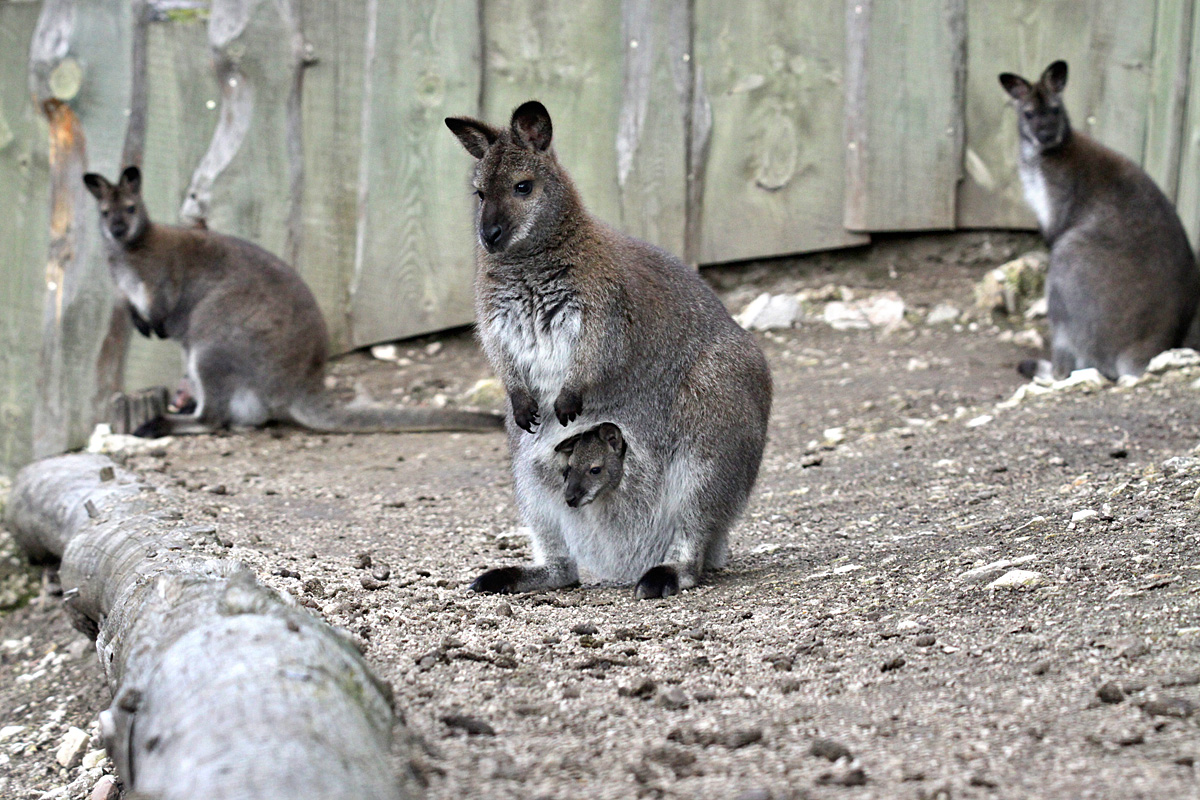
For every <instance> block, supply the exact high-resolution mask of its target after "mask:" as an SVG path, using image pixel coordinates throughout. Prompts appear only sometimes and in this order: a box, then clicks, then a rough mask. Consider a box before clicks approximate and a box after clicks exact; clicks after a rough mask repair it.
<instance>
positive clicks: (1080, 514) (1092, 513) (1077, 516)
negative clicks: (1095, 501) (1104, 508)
mask: <svg viewBox="0 0 1200 800" xmlns="http://www.w3.org/2000/svg"><path fill="white" fill-rule="evenodd" d="M1099 515H1100V512H1099V511H1097V510H1096V509H1094V508H1083V509H1080V510H1079V511H1076V512H1075V513H1074V514H1072V515H1071V522H1086V521H1087V520H1089V519H1091V518H1092V517H1096V516H1099Z"/></svg>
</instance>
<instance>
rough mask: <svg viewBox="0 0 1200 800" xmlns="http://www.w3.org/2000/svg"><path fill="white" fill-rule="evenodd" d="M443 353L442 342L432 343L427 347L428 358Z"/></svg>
mask: <svg viewBox="0 0 1200 800" xmlns="http://www.w3.org/2000/svg"><path fill="white" fill-rule="evenodd" d="M441 351H442V343H441V342H430V343H429V344H427V345H425V355H427V356H436V355H437V354H438V353H440V352H441Z"/></svg>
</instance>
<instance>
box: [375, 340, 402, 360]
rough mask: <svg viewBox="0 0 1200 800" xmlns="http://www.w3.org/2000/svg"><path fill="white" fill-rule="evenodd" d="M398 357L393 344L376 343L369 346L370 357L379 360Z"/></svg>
mask: <svg viewBox="0 0 1200 800" xmlns="http://www.w3.org/2000/svg"><path fill="white" fill-rule="evenodd" d="M399 357H400V354H399V352H398V351H397V349H396V345H394V344H377V345H375V346H374V347H372V348H371V358H375V359H378V360H380V361H395V360H396V359H398V358H399Z"/></svg>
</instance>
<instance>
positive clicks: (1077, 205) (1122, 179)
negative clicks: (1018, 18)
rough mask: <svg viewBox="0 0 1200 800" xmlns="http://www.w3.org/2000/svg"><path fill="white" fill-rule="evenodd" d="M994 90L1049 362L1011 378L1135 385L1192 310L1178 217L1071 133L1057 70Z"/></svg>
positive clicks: (1150, 184)
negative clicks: (1028, 237)
mask: <svg viewBox="0 0 1200 800" xmlns="http://www.w3.org/2000/svg"><path fill="white" fill-rule="evenodd" d="M1000 84H1001V85H1002V86H1003V87H1004V89H1005V91H1007V92H1008V94H1009V95H1011V96H1012V98H1013V100H1014V101H1015V102H1014V105H1015V106H1016V109H1017V129H1018V131H1019V133H1020V140H1021V143H1020V159H1019V170H1020V176H1021V184H1022V187H1023V189H1024V192H1025V200H1026V202H1028V203H1029V205H1030V207H1031V208H1032V209H1033V211H1034V214H1035V215H1036V216H1037V220H1038V225H1039V226H1040V227H1041V231H1042V235H1043V236H1044V237H1045V238H1046V242H1047V243H1048V244H1049V245H1050V272H1049V275H1048V278H1047V283H1046V294H1047V300H1048V303H1049V319H1050V357H1051V362H1050V364H1049V365H1047V364H1046V363H1045V362H1042V363H1041V364H1039V363H1038V362H1025V363H1023V364H1022V365H1021V367H1020V369H1021V372H1022V374H1024V375H1026V376H1027V377H1032V376H1033V374H1034V373H1035V372H1040V373H1043V374H1044V373H1045V372H1047V371H1048V372H1050V373H1052V374H1053V376H1054V377H1056V378H1063V377H1066V376H1067V375H1068V374H1070V373H1071V371H1073V370H1077V369H1086V368H1091V367H1094V368H1095V369H1097V370H1099V371H1100V372H1101V373H1102V374H1103V375H1105V376H1107V377H1108V378H1109V379H1111V380H1116V379H1117V378H1119V377H1121V376H1123V375H1132V376H1137V375H1140V374H1141V373H1142V372H1143V371H1144V370H1145V368H1146V364H1147V362H1149V361H1150V359H1151V358H1153V357H1154V356H1155V355H1157V354H1158V353H1161V352H1162V351H1164V350H1169V349H1171V348H1173V347H1179V346H1180V345H1182V344H1183V343H1184V340H1185V337H1186V336H1187V334H1188V329H1189V326H1190V325H1191V324H1192V322H1193V319H1194V318H1195V316H1196V309H1197V302H1198V301H1200V273H1198V272H1197V269H1196V261H1195V257H1194V256H1193V254H1192V249H1191V247H1190V246H1189V244H1188V240H1187V234H1186V233H1184V230H1183V225H1182V224H1181V223H1180V221H1179V215H1178V214H1177V213H1176V211H1175V208H1174V207H1173V206H1172V205H1171V201H1170V200H1168V199H1167V198H1166V196H1165V195H1164V194H1163V193H1162V191H1160V190H1159V188H1158V187H1157V186H1156V185H1155V184H1154V181H1153V180H1152V179H1151V178H1150V176H1149V175H1147V174H1146V173H1145V172H1144V171H1142V169H1141V168H1140V167H1138V166H1137V165H1136V164H1134V163H1133V162H1132V161H1130V160H1129V159H1128V158H1125V157H1124V156H1122V155H1120V154H1119V153H1116V152H1114V151H1112V150H1110V149H1108V148H1107V147H1105V146H1104V145H1102V144H1100V143H1099V142H1097V141H1095V140H1094V139H1092V138H1090V137H1088V136H1086V135H1085V134H1082V133H1079V132H1078V131H1075V130H1073V129H1072V128H1071V123H1070V121H1069V120H1068V119H1067V110H1066V108H1065V107H1064V106H1063V101H1062V92H1063V89H1064V88H1065V87H1066V85H1067V64H1066V62H1065V61H1055V62H1054V63H1053V64H1051V65H1050V66H1049V67H1047V68H1046V71H1045V72H1043V73H1042V77H1041V78H1040V79H1039V80H1038V82H1037V83H1032V84H1031V83H1030V82H1029V81H1027V80H1025V79H1024V78H1022V77H1020V76H1018V75H1013V74H1011V73H1007V72H1006V73H1004V74H1002V75H1000Z"/></svg>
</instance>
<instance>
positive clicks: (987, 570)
mask: <svg viewBox="0 0 1200 800" xmlns="http://www.w3.org/2000/svg"><path fill="white" fill-rule="evenodd" d="M1012 565H1013V563H1012V562H1011V561H1009V560H1008V559H1004V560H1002V561H993V562H992V563H990V564H984V565H983V566H982V567H975V568H973V569H969V570H967V571H966V572H964V573H963V574H961V575H959V576H958V579H959V580H960V581H962V582H963V583H983V582H984V581H986V580H993V579H995V578H996V577H998V576H1000V575H1002V574H1003V573H1004V571H1005V570H1006V569H1008V568H1009V567H1011V566H1012Z"/></svg>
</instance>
